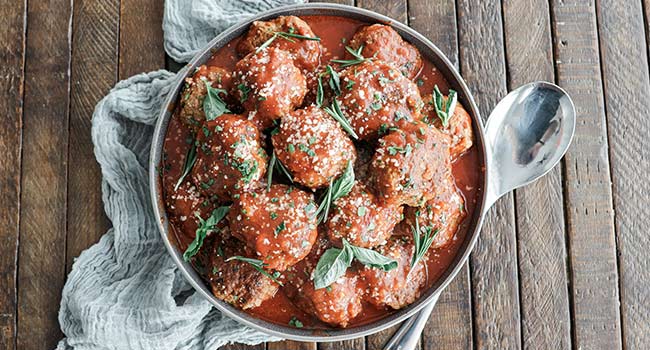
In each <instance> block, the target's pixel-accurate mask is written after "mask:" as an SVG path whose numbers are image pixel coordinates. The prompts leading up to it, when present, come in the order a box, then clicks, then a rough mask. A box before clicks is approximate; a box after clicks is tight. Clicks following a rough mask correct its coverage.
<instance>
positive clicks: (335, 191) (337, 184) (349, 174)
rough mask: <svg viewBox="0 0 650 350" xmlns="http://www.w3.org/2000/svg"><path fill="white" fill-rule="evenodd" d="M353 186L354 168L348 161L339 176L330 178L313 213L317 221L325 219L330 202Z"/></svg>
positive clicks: (342, 195) (344, 194)
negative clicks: (328, 184)
mask: <svg viewBox="0 0 650 350" xmlns="http://www.w3.org/2000/svg"><path fill="white" fill-rule="evenodd" d="M352 186H354V168H353V167H352V162H350V161H348V164H347V167H346V168H345V171H344V172H343V174H342V175H341V176H339V177H338V178H337V179H336V180H333V181H332V180H330V186H329V187H328V188H327V191H326V192H325V194H324V195H323V198H322V200H321V202H320V205H319V206H318V209H316V212H315V213H314V215H316V216H317V217H318V223H321V222H323V221H326V220H327V215H328V214H329V210H330V207H331V206H332V203H334V201H336V200H337V199H339V198H341V197H345V196H347V195H348V194H349V193H350V191H351V190H352Z"/></svg>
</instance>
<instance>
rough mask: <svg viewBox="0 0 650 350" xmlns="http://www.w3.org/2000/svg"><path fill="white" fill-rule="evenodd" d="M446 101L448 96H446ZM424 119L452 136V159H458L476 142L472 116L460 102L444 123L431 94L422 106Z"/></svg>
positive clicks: (425, 98) (426, 97)
mask: <svg viewBox="0 0 650 350" xmlns="http://www.w3.org/2000/svg"><path fill="white" fill-rule="evenodd" d="M445 101H446V98H445ZM422 115H423V120H426V121H427V122H428V123H431V124H433V125H434V126H435V127H436V128H438V130H440V131H442V132H443V133H445V134H447V135H449V137H451V147H450V149H449V151H450V153H451V159H458V157H460V156H461V155H462V154H463V153H465V152H466V151H467V150H468V149H470V147H472V144H473V143H474V132H473V131H472V118H471V117H470V116H469V113H467V111H466V110H465V108H464V107H463V106H462V105H461V104H460V102H458V103H457V104H456V108H455V109H454V113H453V114H452V116H451V118H449V120H448V122H447V125H442V121H441V120H440V118H438V115H437V114H436V110H435V108H434V106H433V98H432V96H431V95H427V96H425V97H424V107H423V108H422Z"/></svg>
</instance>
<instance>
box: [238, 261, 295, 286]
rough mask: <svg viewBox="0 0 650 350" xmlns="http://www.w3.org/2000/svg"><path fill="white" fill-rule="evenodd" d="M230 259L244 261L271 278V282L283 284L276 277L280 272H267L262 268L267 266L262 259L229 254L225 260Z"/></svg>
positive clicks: (278, 276)
mask: <svg viewBox="0 0 650 350" xmlns="http://www.w3.org/2000/svg"><path fill="white" fill-rule="evenodd" d="M232 260H239V261H243V262H245V263H248V264H250V265H251V266H252V267H253V268H254V269H255V270H257V272H259V273H261V274H262V275H264V276H266V277H268V278H270V279H272V280H273V282H275V283H277V284H279V285H280V286H284V285H283V284H282V282H280V281H279V280H278V278H280V273H279V272H278V271H276V272H274V273H273V274H270V273H268V272H267V271H266V270H264V267H265V266H267V265H268V264H265V263H264V262H263V261H262V260H258V259H251V258H247V257H244V256H240V255H235V256H231V257H230V258H228V259H226V262H228V261H232Z"/></svg>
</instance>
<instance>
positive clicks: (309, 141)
mask: <svg viewBox="0 0 650 350" xmlns="http://www.w3.org/2000/svg"><path fill="white" fill-rule="evenodd" d="M272 141H273V147H274V149H275V154H276V156H277V157H278V160H279V161H281V162H282V164H284V165H285V166H286V167H287V169H288V170H289V171H290V172H291V175H292V176H293V180H294V181H295V182H298V183H300V184H303V185H305V186H307V187H309V188H312V189H316V188H319V187H323V186H327V185H328V184H329V182H330V180H331V179H333V178H335V177H337V176H339V175H340V174H342V173H343V171H345V168H346V165H347V163H348V161H350V162H352V163H354V161H355V159H356V150H355V148H354V144H353V143H352V141H351V140H350V139H349V138H348V136H347V134H346V133H345V132H344V131H343V129H341V127H340V126H339V124H338V123H337V122H336V121H335V120H334V119H332V117H330V116H329V115H327V114H326V113H325V112H324V111H323V110H322V109H320V108H318V107H316V106H310V107H307V108H306V109H298V110H295V111H293V112H292V113H289V114H287V115H286V116H284V117H282V121H281V124H280V128H279V130H278V133H277V134H275V135H273V137H272Z"/></svg>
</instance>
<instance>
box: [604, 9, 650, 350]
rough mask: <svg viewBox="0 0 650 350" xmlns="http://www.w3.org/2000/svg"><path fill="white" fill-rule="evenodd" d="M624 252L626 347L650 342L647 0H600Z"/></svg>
mask: <svg viewBox="0 0 650 350" xmlns="http://www.w3.org/2000/svg"><path fill="white" fill-rule="evenodd" d="M596 6H597V8H596V10H597V16H598V18H597V23H598V32H599V39H600V55H601V65H602V70H603V71H602V74H603V83H604V93H605V107H606V112H607V131H608V135H609V145H610V158H611V159H610V161H611V171H612V182H613V196H614V209H615V218H616V219H615V225H616V235H617V240H618V251H619V260H618V262H619V277H620V291H621V294H620V296H621V320H622V327H623V329H622V331H623V346H624V347H625V348H628V349H641V348H645V347H647V346H648V344H650V303H649V302H648V300H650V288H648V286H650V259H648V247H649V246H650V235H648V233H647V229H648V227H650V207H649V206H648V198H650V188H649V187H648V186H647V181H646V179H647V174H648V173H650V158H649V157H648V154H649V153H650V144H649V143H648V135H650V123H648V120H649V118H650V81H649V77H648V57H647V48H646V42H645V35H644V18H643V8H642V7H641V1H612V0H599V1H596Z"/></svg>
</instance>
